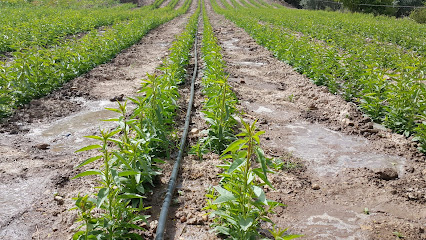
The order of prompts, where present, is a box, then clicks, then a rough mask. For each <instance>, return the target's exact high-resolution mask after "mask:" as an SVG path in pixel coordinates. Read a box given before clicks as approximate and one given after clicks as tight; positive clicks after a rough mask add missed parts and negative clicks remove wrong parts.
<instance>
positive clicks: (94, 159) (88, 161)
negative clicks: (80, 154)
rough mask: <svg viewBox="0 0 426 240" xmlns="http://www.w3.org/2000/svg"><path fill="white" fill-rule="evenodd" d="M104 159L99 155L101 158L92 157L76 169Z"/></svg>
mask: <svg viewBox="0 0 426 240" xmlns="http://www.w3.org/2000/svg"><path fill="white" fill-rule="evenodd" d="M101 158H102V155H99V156H94V157H91V158H88V159H86V160H85V161H84V162H82V163H80V164H79V165H78V166H77V167H75V168H76V169H77V168H80V167H82V166H84V165H87V164H89V163H92V162H94V161H96V160H98V159H101Z"/></svg>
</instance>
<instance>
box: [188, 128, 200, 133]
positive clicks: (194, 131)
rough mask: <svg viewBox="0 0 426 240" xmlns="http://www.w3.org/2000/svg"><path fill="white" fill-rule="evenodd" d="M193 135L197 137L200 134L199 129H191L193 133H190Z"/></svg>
mask: <svg viewBox="0 0 426 240" xmlns="http://www.w3.org/2000/svg"><path fill="white" fill-rule="evenodd" d="M190 133H191V134H193V135H196V134H198V133H200V129H198V128H193V129H191V132H190Z"/></svg>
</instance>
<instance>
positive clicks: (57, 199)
mask: <svg viewBox="0 0 426 240" xmlns="http://www.w3.org/2000/svg"><path fill="white" fill-rule="evenodd" d="M53 200H55V201H56V202H57V203H58V205H63V204H64V202H65V200H64V198H63V197H61V196H55V197H54V198H53Z"/></svg>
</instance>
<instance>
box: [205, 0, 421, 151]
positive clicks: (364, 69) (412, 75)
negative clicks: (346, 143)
mask: <svg viewBox="0 0 426 240" xmlns="http://www.w3.org/2000/svg"><path fill="white" fill-rule="evenodd" d="M213 6H214V8H215V10H216V11H218V12H220V13H222V14H224V15H225V16H226V17H227V18H228V19H230V20H232V21H234V22H235V23H236V24H237V25H238V26H240V27H242V28H244V29H245V30H246V31H247V32H248V33H249V34H250V35H251V36H252V37H253V38H254V39H256V41H257V42H258V43H259V44H261V45H263V46H265V47H267V48H268V49H269V50H271V51H272V52H273V53H274V55H275V56H276V57H277V58H278V59H280V60H282V61H285V62H287V63H289V64H290V65H292V66H293V67H294V68H295V69H296V70H297V71H299V72H300V73H303V74H306V75H307V76H308V77H310V78H311V79H312V80H313V81H314V82H315V83H316V84H320V85H326V86H328V87H329V89H330V90H331V91H332V92H339V93H342V94H343V95H344V97H345V98H346V99H347V100H352V101H355V102H356V103H358V104H359V106H360V107H361V109H362V110H363V111H364V112H365V113H367V114H368V115H369V116H370V117H371V118H373V119H374V120H375V121H376V122H381V123H384V124H385V125H386V126H387V127H389V128H391V129H393V130H395V131H396V132H398V133H402V134H404V135H405V136H407V137H408V136H411V135H414V136H415V138H414V140H416V141H419V142H420V145H421V146H420V147H419V149H420V150H421V151H425V149H426V138H425V137H426V132H425V131H426V102H425V101H426V88H425V84H424V79H425V77H424V74H425V69H424V60H422V59H421V58H419V59H418V61H423V64H419V65H415V64H414V65H401V66H398V65H397V66H394V68H395V69H389V68H384V67H383V66H382V65H381V64H380V63H377V62H375V61H374V57H370V56H368V55H374V54H375V53H374V51H373V52H362V51H360V54H355V53H352V54H351V53H347V52H344V51H342V50H341V49H340V48H338V47H336V46H333V45H332V44H330V45H326V44H324V43H323V42H318V41H316V40H315V39H312V38H311V37H309V36H295V35H294V34H293V33H292V32H289V31H287V30H286V29H283V28H282V27H281V25H280V24H277V25H278V26H275V25H274V24H273V23H272V24H262V23H260V22H259V18H258V17H253V16H252V15H253V13H252V11H250V10H246V11H244V10H243V9H239V10H238V11H233V10H224V9H222V8H220V7H219V6H218V5H217V3H216V2H215V1H213ZM359 48H360V49H362V48H363V46H360V47H359ZM361 53H362V54H361ZM367 53H368V54H367ZM363 54H364V55H366V56H363ZM396 69H397V71H396Z"/></svg>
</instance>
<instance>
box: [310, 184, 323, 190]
mask: <svg viewBox="0 0 426 240" xmlns="http://www.w3.org/2000/svg"><path fill="white" fill-rule="evenodd" d="M311 188H312V189H313V190H320V189H321V187H320V186H319V185H318V184H316V183H313V184H312V186H311Z"/></svg>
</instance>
